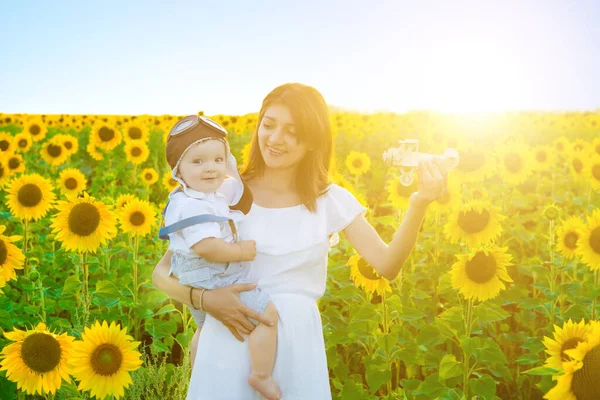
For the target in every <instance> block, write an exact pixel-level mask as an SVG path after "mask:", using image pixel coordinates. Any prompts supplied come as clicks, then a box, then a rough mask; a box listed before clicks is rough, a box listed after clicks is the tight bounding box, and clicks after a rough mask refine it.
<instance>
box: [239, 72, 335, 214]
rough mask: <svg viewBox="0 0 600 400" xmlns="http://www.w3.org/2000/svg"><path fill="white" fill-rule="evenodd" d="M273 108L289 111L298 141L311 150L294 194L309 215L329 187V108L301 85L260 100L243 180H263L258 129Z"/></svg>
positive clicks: (302, 164) (314, 91)
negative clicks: (267, 111)
mask: <svg viewBox="0 0 600 400" xmlns="http://www.w3.org/2000/svg"><path fill="white" fill-rule="evenodd" d="M272 104H281V105H284V106H286V107H288V109H289V110H290V113H291V114H292V118H293V119H294V125H295V127H296V135H297V137H298V140H299V141H300V142H302V143H305V144H307V145H308V146H309V147H311V148H312V149H313V150H309V151H307V152H306V154H305V156H304V158H302V160H300V164H299V165H298V168H297V174H296V179H295V185H296V190H297V192H298V195H299V196H300V199H301V201H302V203H303V204H304V206H305V207H306V208H308V209H309V210H310V211H311V212H315V211H316V210H317V198H318V197H319V196H321V195H323V194H324V193H325V192H326V189H327V186H329V183H330V182H329V164H330V161H331V154H332V151H333V150H332V147H333V139H332V136H331V124H330V120H329V108H328V107H327V104H326V103H325V99H324V98H323V96H322V95H321V93H319V91H318V90H317V89H315V88H313V87H311V86H307V85H302V84H300V83H286V84H284V85H281V86H278V87H276V88H275V89H273V90H272V91H271V92H270V93H269V94H268V95H267V97H265V99H264V100H263V103H262V107H261V109H260V113H259V115H258V123H257V125H256V130H255V132H254V135H252V142H251V143H252V144H251V145H250V155H249V157H248V161H247V162H246V164H245V165H243V166H242V169H241V172H240V174H241V176H242V179H243V180H247V179H250V178H252V177H255V176H263V173H264V170H265V160H264V159H263V157H262V154H261V153H260V148H259V146H258V129H259V127H260V124H262V119H263V117H264V115H265V111H266V110H267V108H269V106H271V105H272Z"/></svg>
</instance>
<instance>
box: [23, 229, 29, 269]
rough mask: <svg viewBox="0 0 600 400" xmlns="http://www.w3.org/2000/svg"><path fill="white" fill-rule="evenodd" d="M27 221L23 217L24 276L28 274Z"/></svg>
mask: <svg viewBox="0 0 600 400" xmlns="http://www.w3.org/2000/svg"><path fill="white" fill-rule="evenodd" d="M28 224H29V222H28V221H27V219H25V222H24V226H23V253H24V254H25V276H27V275H29V261H28V257H27V227H28Z"/></svg>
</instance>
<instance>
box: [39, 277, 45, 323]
mask: <svg viewBox="0 0 600 400" xmlns="http://www.w3.org/2000/svg"><path fill="white" fill-rule="evenodd" d="M38 281H39V284H38V289H39V290H40V303H41V307H42V322H44V323H46V301H45V299H44V283H43V282H42V277H41V276H40V277H39V279H38Z"/></svg>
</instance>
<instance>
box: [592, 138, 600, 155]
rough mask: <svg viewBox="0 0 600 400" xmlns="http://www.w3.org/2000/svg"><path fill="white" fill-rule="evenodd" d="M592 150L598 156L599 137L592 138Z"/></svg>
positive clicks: (599, 151)
mask: <svg viewBox="0 0 600 400" xmlns="http://www.w3.org/2000/svg"><path fill="white" fill-rule="evenodd" d="M592 152H593V153H596V154H597V155H599V156H600V137H595V138H594V140H592Z"/></svg>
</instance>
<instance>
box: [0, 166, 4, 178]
mask: <svg viewBox="0 0 600 400" xmlns="http://www.w3.org/2000/svg"><path fill="white" fill-rule="evenodd" d="M1 178H4V167H3V166H2V164H0V179H1Z"/></svg>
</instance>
